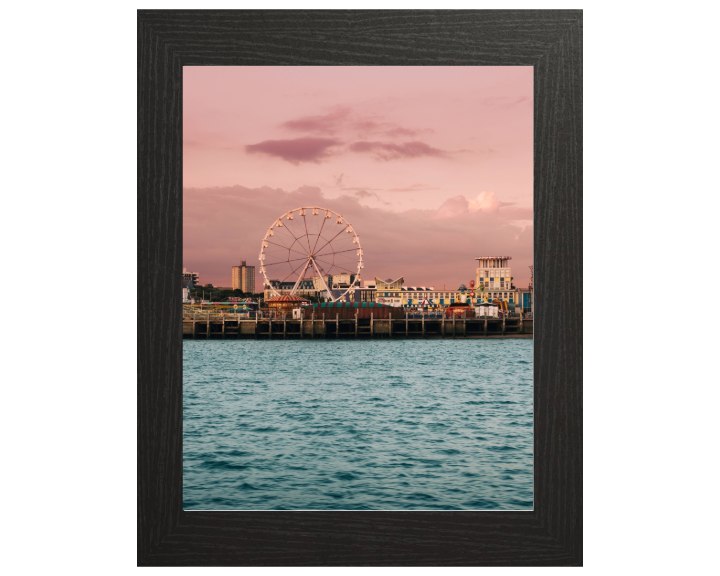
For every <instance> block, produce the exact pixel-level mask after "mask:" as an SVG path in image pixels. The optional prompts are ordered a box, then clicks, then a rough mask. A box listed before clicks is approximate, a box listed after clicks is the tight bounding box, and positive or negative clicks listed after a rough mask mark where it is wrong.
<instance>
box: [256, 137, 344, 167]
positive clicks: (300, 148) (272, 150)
mask: <svg viewBox="0 0 720 576" xmlns="http://www.w3.org/2000/svg"><path fill="white" fill-rule="evenodd" d="M340 144H342V142H340V141H339V140H335V139H334V138H295V139H293V140H265V141H264V142H259V143H257V144H248V145H247V146H245V150H246V151H247V153H248V154H267V155H268V156H277V157H278V158H282V159H283V160H285V161H287V162H290V163H291V164H296V165H297V164H299V163H300V162H315V163H319V162H320V161H321V160H322V159H323V158H327V157H328V156H330V152H329V151H328V150H329V149H330V148H332V147H333V146H338V145H340Z"/></svg>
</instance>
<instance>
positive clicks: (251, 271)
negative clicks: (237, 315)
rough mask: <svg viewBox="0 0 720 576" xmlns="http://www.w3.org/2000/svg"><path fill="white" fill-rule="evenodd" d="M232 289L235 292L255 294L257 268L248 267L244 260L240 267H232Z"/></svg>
mask: <svg viewBox="0 0 720 576" xmlns="http://www.w3.org/2000/svg"><path fill="white" fill-rule="evenodd" d="M232 287H233V290H242V291H243V292H252V293H254V292H255V266H248V265H247V262H246V261H245V260H243V261H242V262H240V266H233V267H232Z"/></svg>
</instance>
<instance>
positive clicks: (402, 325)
mask: <svg viewBox="0 0 720 576" xmlns="http://www.w3.org/2000/svg"><path fill="white" fill-rule="evenodd" d="M398 316H401V314H398ZM182 334H183V338H188V339H206V340H209V339H212V340H224V339H241V338H246V339H268V340H270V339H273V340H276V339H281V340H282V339H296V340H297V339H304V338H309V339H313V338H332V339H376V338H408V339H409V338H413V339H424V338H425V339H431V338H437V339H442V338H532V337H533V321H532V319H527V318H520V317H517V316H511V317H509V318H490V317H487V318H484V317H482V318H462V317H460V318H457V317H453V318H425V317H423V318H409V317H408V316H407V315H405V316H404V317H398V318H397V319H396V318H389V319H384V320H380V319H374V318H372V317H370V318H369V319H363V318H358V317H357V316H356V317H355V318H354V319H353V320H342V319H340V316H339V314H338V315H333V317H331V316H330V315H325V316H323V317H321V318H315V317H314V316H313V317H311V318H302V319H299V320H297V319H295V320H294V319H292V318H288V317H286V316H283V317H279V318H242V317H241V316H240V315H239V314H212V313H204V312H196V313H194V314H191V315H190V314H189V315H185V316H184V317H183V332H182Z"/></svg>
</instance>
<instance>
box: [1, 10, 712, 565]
mask: <svg viewBox="0 0 720 576" xmlns="http://www.w3.org/2000/svg"><path fill="white" fill-rule="evenodd" d="M358 4H360V3H355V5H354V6H353V5H351V4H345V5H342V4H338V3H337V2H322V3H318V2H314V3H302V4H300V3H295V4H290V3H277V2H275V3H273V5H276V6H281V7H305V8H308V7H335V8H337V7H360V8H374V7H379V8H387V7H406V8H408V7H411V8H420V7H435V6H438V5H439V4H442V7H443V8H500V7H502V8H536V7H541V8H549V7H561V8H585V13H584V71H585V72H584V117H585V124H584V149H585V155H584V175H585V178H584V182H585V186H584V189H585V192H584V250H585V257H584V279H583V285H584V299H583V301H584V303H585V314H584V325H585V333H584V337H583V338H584V340H583V349H584V359H583V361H584V366H585V371H584V372H585V377H584V478H585V480H584V505H585V513H584V564H585V567H586V568H585V569H586V570H588V571H589V572H590V573H591V574H607V573H608V572H610V571H612V572H613V573H652V574H658V573H666V572H672V573H679V572H680V573H685V574H706V573H710V572H711V571H712V570H713V569H715V570H716V569H717V566H716V562H715V558H714V556H715V554H714V551H715V549H716V547H717V540H718V538H717V537H718V534H717V529H716V528H715V527H714V526H713V525H712V524H711V520H710V519H711V518H713V517H715V518H716V517H717V514H718V503H717V502H718V496H717V491H718V477H717V470H718V466H717V463H716V461H717V457H718V453H719V452H720V450H718V442H717V440H718V433H717V422H718V418H717V412H718V391H717V390H718V385H719V384H720V378H718V364H719V362H718V356H719V354H718V339H717V335H716V334H717V330H716V329H713V328H714V326H715V325H718V324H719V322H718V313H717V312H716V309H717V305H716V303H715V301H716V299H717V298H718V295H717V291H718V288H719V283H718V272H717V269H718V267H720V262H718V257H717V252H718V245H719V244H720V243H719V242H718V236H717V233H718V227H719V226H718V216H717V215H718V199H717V198H718V193H719V192H720V190H719V186H718V180H717V176H716V171H717V169H716V164H717V162H718V90H717V76H718V74H717V71H718V50H717V44H716V42H715V37H716V22H717V19H716V18H715V16H716V14H715V11H714V9H711V8H710V6H712V4H710V3H694V2H683V3H681V4H672V5H670V4H661V3H652V4H650V3H644V4H641V3H629V2H608V1H605V2H598V3H594V4H593V3H589V2H578V3H573V4H569V3H566V2H562V3H556V4H555V5H554V6H538V5H536V4H534V3H530V2H513V3H512V4H510V5H505V4H502V3H498V4H501V5H497V4H496V5H493V4H488V3H483V2H472V3H470V2H443V3H437V2H436V3H428V2H413V3H408V2H405V3H399V2H387V1H383V2H363V3H362V5H358ZM115 5H117V4H115ZM112 6H113V4H112V3H98V2H70V3H58V2H53V3H50V2H46V3H30V4H28V3H13V4H11V5H6V6H5V8H4V18H3V34H2V35H1V36H0V42H2V47H3V53H4V56H5V58H4V59H3V68H4V70H3V71H4V74H3V82H2V85H3V88H2V91H0V98H1V99H2V104H3V106H2V112H3V121H2V131H1V132H0V133H2V136H3V152H4V154H3V179H2V183H3V195H2V198H3V201H2V209H1V210H0V214H1V216H0V218H1V220H0V222H2V226H0V234H1V235H2V236H1V239H2V246H3V250H2V256H3V266H2V270H3V272H4V274H3V280H4V282H3V287H4V290H3V291H2V292H3V303H4V306H3V322H2V327H3V328H2V330H0V333H1V334H2V352H3V354H2V359H3V360H2V375H3V378H2V381H3V384H2V391H3V398H2V404H1V405H2V408H3V410H2V418H1V419H0V422H1V425H2V434H3V436H2V438H3V442H2V446H3V461H2V464H3V465H2V470H3V474H2V488H3V490H2V494H3V496H4V504H3V507H2V512H3V520H4V522H3V525H4V530H3V532H4V538H5V539H4V542H3V544H4V553H3V572H4V573H7V574H18V573H39V572H42V573H58V572H61V571H62V572H72V573H80V574H100V573H101V574H115V573H125V572H127V571H129V570H132V569H133V567H134V566H135V564H136V555H135V554H136V517H135V511H136V499H135V489H136V416H135V413H136V365H135V360H136V336H135V329H136V326H135V323H134V321H133V320H134V318H135V317H136V304H135V302H136V292H135V287H136V279H137V276H136V201H135V194H136V170H135V169H136V101H137V98H136V13H135V9H136V8H137V7H138V6H127V7H125V8H119V7H118V8H113V7H112ZM143 7H152V8H189V7H193V8H194V7H199V6H198V3H190V2H183V1H177V2H172V3H171V2H153V3H145V5H144V6H143ZM202 7H204V8H210V7H213V8H230V7H234V8H238V7H260V6H259V3H255V4H251V3H239V2H214V3H212V4H211V5H210V4H208V5H205V6H202ZM263 7H268V4H263ZM558 257H562V255H558ZM610 263H611V264H610ZM38 302H41V303H43V304H42V307H41V309H39V308H38V305H37V303H38ZM98 302H100V303H101V304H98ZM610 304H611V305H610ZM610 309H612V310H615V311H616V312H615V313H614V315H613V316H611V315H609V314H608V313H607V311H608V310H610ZM103 311H105V312H106V313H107V314H109V315H112V317H113V318H114V321H115V330H114V331H112V332H110V333H102V334H97V333H91V332H87V331H85V330H86V329H88V328H89V327H90V322H89V319H90V318H91V317H92V316H93V315H94V314H97V313H102V312H103ZM68 319H70V320H69V321H66V320H68ZM39 550H43V553H40V552H39ZM235 570H236V571H237V570H239V569H235ZM296 570H297V571H298V572H300V573H304V574H314V573H315V572H316V569H296ZM472 570H473V571H475V570H477V569H472ZM197 571H205V570H202V569H192V570H190V572H193V573H194V572H197ZM254 571H258V570H254ZM383 571H384V572H386V571H388V570H383ZM404 571H405V572H408V573H409V572H412V573H416V572H417V571H418V570H417V569H410V570H404ZM431 571H432V572H438V571H439V570H434V569H426V570H422V572H431ZM544 571H545V572H553V573H554V572H559V571H560V569H553V568H551V569H544ZM325 572H326V573H335V572H337V570H336V569H329V570H326V571H325ZM510 572H519V570H518V569H514V570H510ZM184 573H188V571H187V570H186V571H185V572H184ZM484 573H498V574H499V573H502V574H508V570H503V571H500V570H492V569H486V570H485V571H484Z"/></svg>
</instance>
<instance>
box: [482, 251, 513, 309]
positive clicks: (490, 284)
mask: <svg viewBox="0 0 720 576" xmlns="http://www.w3.org/2000/svg"><path fill="white" fill-rule="evenodd" d="M475 260H477V262H478V265H477V270H476V271H475V298H476V299H478V300H481V301H484V302H490V301H492V300H505V301H506V302H508V303H510V304H517V300H518V298H517V290H516V289H515V286H513V284H512V272H511V269H510V260H512V257H511V256H479V257H478V258H475Z"/></svg>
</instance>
